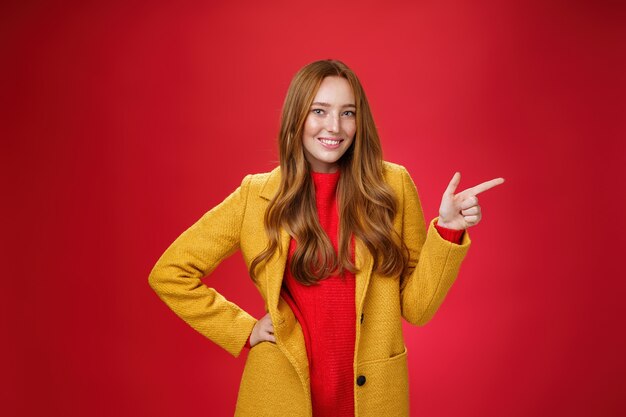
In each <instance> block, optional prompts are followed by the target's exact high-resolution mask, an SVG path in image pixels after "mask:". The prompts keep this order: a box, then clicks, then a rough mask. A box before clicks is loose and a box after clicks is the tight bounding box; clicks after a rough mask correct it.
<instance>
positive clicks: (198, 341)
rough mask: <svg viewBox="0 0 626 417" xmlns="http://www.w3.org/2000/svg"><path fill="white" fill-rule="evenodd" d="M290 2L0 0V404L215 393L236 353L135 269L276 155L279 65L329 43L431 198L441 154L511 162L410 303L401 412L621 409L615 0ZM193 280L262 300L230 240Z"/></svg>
mask: <svg viewBox="0 0 626 417" xmlns="http://www.w3.org/2000/svg"><path fill="white" fill-rule="evenodd" d="M294 3H296V2H290V1H281V2H264V3H262V6H259V3H258V2H226V1H223V2H211V1H203V2H195V3H193V2H190V3H188V4H181V2H154V1H150V2H148V1H125V2H111V1H109V2H88V1H87V2H86V1H82V2H76V3H75V4H73V5H71V6H70V5H68V3H67V2H58V4H54V3H53V2H35V1H19V2H18V1H14V2H11V4H6V2H4V3H3V6H1V7H2V9H1V10H0V45H1V48H2V56H3V61H4V64H2V66H1V69H0V71H1V73H2V77H1V79H0V86H1V91H2V93H1V96H2V100H1V101H2V102H3V104H2V106H3V109H2V112H1V113H2V116H1V117H2V122H1V123H0V124H1V125H2V126H1V127H0V129H1V131H0V132H1V143H2V152H1V154H2V184H3V190H4V192H3V194H4V199H3V201H5V203H4V204H2V206H3V209H2V210H3V215H2V229H3V251H2V253H3V257H5V259H4V261H3V263H2V265H3V280H4V283H5V292H4V297H3V302H2V315H3V317H4V319H3V321H4V322H5V325H4V326H3V327H4V328H5V329H6V332H7V334H6V335H5V338H4V340H5V342H4V344H3V347H2V349H3V351H4V352H3V358H4V359H5V361H4V362H6V363H5V364H3V368H4V370H3V372H2V373H3V375H4V378H5V379H6V381H5V382H6V383H7V387H6V388H5V389H4V390H2V396H3V397H5V398H3V404H5V405H4V406H3V407H4V412H3V414H4V413H7V414H4V415H15V416H36V415H37V416H38V415H47V416H53V415H54V416H65V417H71V416H87V415H88V416H126V415H134V416H183V415H204V416H228V415H232V412H233V410H234V405H235V399H236V395H237V389H238V383H239V379H240V376H241V372H242V369H243V365H244V361H245V356H241V357H239V358H237V359H235V358H232V357H231V356H230V355H229V354H227V353H226V352H225V351H223V350H221V349H220V348H218V347H217V346H216V345H214V344H213V343H212V342H210V341H208V340H207V339H205V338H204V337H202V336H201V335H199V334H198V333H195V332H194V331H193V330H192V329H191V328H190V327H188V326H187V325H185V324H184V322H182V321H181V320H180V319H178V318H177V317H176V316H175V315H174V314H173V313H172V312H171V311H169V310H168V309H167V307H166V306H165V305H164V304H163V303H162V302H161V301H160V300H159V299H158V298H157V296H156V295H155V294H154V293H153V292H152V290H151V289H150V288H149V286H148V281H147V277H148V273H149V271H150V270H151V268H152V266H153V265H154V263H155V262H156V260H157V259H158V257H159V256H160V254H161V253H162V252H163V251H164V250H165V248H166V247H167V246H168V245H169V244H170V243H171V242H172V241H173V239H174V238H176V237H177V236H178V235H179V234H180V233H182V231H184V230H185V229H186V228H187V227H188V226H189V225H191V224H192V223H193V222H195V220H197V219H198V218H199V217H200V216H201V215H202V214H203V213H204V212H205V211H207V210H208V209H210V208H211V207H212V206H214V205H215V204H217V203H218V202H220V201H221V200H222V199H223V198H224V197H226V195H228V193H230V192H231V191H232V190H234V189H235V187H236V186H237V185H238V184H239V183H240V181H241V179H242V178H243V177H244V176H245V175H246V174H248V173H256V172H263V171H267V170H270V169H271V168H273V167H274V166H275V164H276V159H277V154H276V151H275V148H276V145H275V142H274V138H275V136H276V134H277V128H278V122H279V112H280V108H281V105H282V101H283V98H284V95H285V92H286V89H287V86H288V83H289V81H290V79H291V77H292V76H293V74H294V73H295V72H296V71H297V70H298V69H299V68H300V67H302V66H303V65H305V64H306V63H308V62H311V61H313V60H316V59H321V58H330V57H332V58H337V59H341V60H343V61H344V62H345V63H347V64H348V65H349V66H351V67H352V68H353V69H354V70H355V71H356V72H357V74H358V75H359V77H360V78H361V81H362V83H363V84H364V86H365V89H366V91H367V93H368V97H369V100H370V103H371V105H372V108H373V111H374V116H375V118H376V121H377V124H378V127H379V130H380V134H381V137H382V141H383V147H384V151H385V159H387V160H390V161H393V162H397V163H400V164H403V165H405V166H406V167H407V168H408V169H409V171H410V172H411V174H412V176H413V178H414V181H415V182H416V184H417V186H418V189H419V192H420V197H421V199H422V204H423V207H424V211H425V213H426V216H427V218H428V220H430V219H431V218H433V217H434V216H436V215H437V209H438V207H439V202H440V199H441V194H442V193H443V191H444V190H445V187H446V185H447V184H448V182H449V180H450V178H451V177H452V175H453V173H454V171H455V170H458V171H460V172H461V174H462V179H461V185H460V187H459V190H462V189H465V188H467V187H469V186H473V185H475V184H477V183H479V182H482V181H486V180H488V179H491V178H495V177H499V176H502V177H504V178H505V179H506V182H505V183H504V184H503V185H501V186H498V187H496V188H495V189H493V190H490V191H488V192H486V193H484V194H482V195H481V196H480V204H481V207H482V209H483V220H482V222H481V224H479V225H478V226H476V227H474V228H472V229H470V234H471V237H472V240H473V245H472V248H471V249H470V252H469V254H468V258H467V260H466V262H465V263H464V265H463V267H462V269H461V274H460V276H459V279H458V281H457V283H456V284H455V286H454V287H453V288H452V290H451V292H450V293H449V296H448V298H447V300H446V302H445V303H444V304H443V306H442V308H441V309H440V311H439V312H438V313H437V315H436V316H435V319H434V320H433V321H432V322H430V323H429V324H428V325H427V326H425V327H420V328H416V327H413V326H409V325H406V323H405V325H406V326H405V337H406V344H407V346H408V348H409V362H410V389H411V408H412V415H413V416H437V417H446V416H453V417H463V416H482V417H487V416H494V417H495V416H509V417H516V416H519V417H526V416H591V415H593V416H617V415H624V413H626V399H625V397H624V395H623V394H624V392H626V383H625V382H624V381H626V378H625V376H626V363H625V360H624V354H623V352H624V351H626V343H625V332H624V324H623V319H624V318H625V317H626V314H625V308H624V301H623V298H624V293H625V290H626V284H625V279H624V273H623V268H622V267H618V265H617V261H619V259H622V257H623V253H624V250H625V249H626V248H625V245H624V230H626V229H625V227H624V226H625V225H624V223H625V222H624V203H625V199H624V195H623V190H624V179H625V176H624V174H623V170H621V169H619V170H618V168H622V167H623V166H624V163H626V149H625V148H626V147H625V145H624V141H625V139H626V138H625V133H626V124H625V120H626V119H625V116H626V108H625V103H626V100H625V99H626V76H625V74H626V65H625V57H626V53H625V52H626V51H625V50H624V44H625V42H624V41H625V35H626V33H625V32H626V30H625V27H626V25H624V21H625V17H626V15H625V9H626V8H625V7H624V6H622V5H621V4H619V3H620V2H611V1H591V0H589V1H574V2H572V1H561V2H558V1H536V2H528V1H509V2H499V1H481V2H467V1H439V2H435V1H412V2H409V1H404V2H395V3H394V2H382V3H381V4H382V5H379V3H378V2H371V1H360V2H355V1H345V2H333V3H330V2H302V3H297V4H294ZM206 282H207V284H208V285H211V286H214V287H216V288H217V289H218V290H219V291H221V292H223V293H224V294H225V295H226V297H227V298H229V299H230V300H232V301H234V302H236V303H237V304H239V305H240V306H242V307H243V308H245V309H246V310H248V311H249V312H250V313H251V314H253V315H255V316H257V317H261V316H262V314H263V304H262V301H261V297H260V296H259V295H258V293H257V292H256V289H255V288H254V287H253V285H252V283H251V282H250V280H249V278H248V277H247V274H246V270H245V267H244V266H243V262H242V259H241V257H240V256H239V255H238V254H237V255H235V256H234V257H233V258H231V259H229V260H227V261H226V262H224V263H223V264H222V265H221V266H220V267H219V268H218V270H217V271H216V272H215V274H214V276H211V277H210V278H209V279H207V281H206ZM7 284H8V286H7ZM7 407H8V410H7Z"/></svg>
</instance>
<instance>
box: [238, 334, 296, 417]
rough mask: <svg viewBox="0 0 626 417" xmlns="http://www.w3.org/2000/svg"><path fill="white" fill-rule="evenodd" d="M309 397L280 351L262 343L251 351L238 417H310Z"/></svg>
mask: <svg viewBox="0 0 626 417" xmlns="http://www.w3.org/2000/svg"><path fill="white" fill-rule="evenodd" d="M307 409H308V407H307V404H306V397H305V393H304V390H303V387H302V384H301V382H300V379H299V378H298V375H297V374H296V371H295V369H294V368H293V366H292V365H291V363H289V360H287V358H286V357H285V355H284V354H283V352H282V351H281V350H280V348H279V347H278V346H277V345H276V344H275V343H273V342H261V343H259V344H257V345H255V346H253V347H252V349H250V351H249V352H248V357H247V359H246V365H245V367H244V370H243V375H242V377H241V383H240V385H239V394H238V396H237V407H236V409H235V417H265V416H267V417H282V416H285V417H287V416H293V417H300V416H303V417H304V416H307Z"/></svg>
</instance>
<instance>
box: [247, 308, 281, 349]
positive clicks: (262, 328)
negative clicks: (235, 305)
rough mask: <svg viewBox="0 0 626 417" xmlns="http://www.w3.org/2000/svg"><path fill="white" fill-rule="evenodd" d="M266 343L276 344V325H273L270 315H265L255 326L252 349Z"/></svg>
mask: <svg viewBox="0 0 626 417" xmlns="http://www.w3.org/2000/svg"><path fill="white" fill-rule="evenodd" d="M265 341H269V342H274V343H276V339H275V338H274V325H273V324H272V318H271V317H270V313H267V314H265V315H264V316H263V318H262V319H261V320H259V321H257V322H256V324H255V325H254V328H253V329H252V333H251V334H250V347H252V346H254V345H256V344H257V343H261V342H265Z"/></svg>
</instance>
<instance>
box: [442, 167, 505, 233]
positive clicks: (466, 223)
mask: <svg viewBox="0 0 626 417" xmlns="http://www.w3.org/2000/svg"><path fill="white" fill-rule="evenodd" d="M460 182H461V173H460V172H455V173H454V176H453V177H452V180H451V181H450V184H448V188H446V191H445V192H444V193H443V198H442V199H441V206H439V220H438V221H437V224H438V225H439V226H441V227H446V228H448V229H455V230H461V229H467V228H468V227H471V226H476V225H477V224H478V222H480V219H481V217H482V215H481V212H480V206H479V205H478V197H476V196H477V195H478V194H480V193H482V192H483V191H487V190H488V189H490V188H493V187H495V186H496V185H500V184H502V183H503V182H504V178H494V179H492V180H490V181H486V182H483V183H482V184H478V185H476V186H474V187H471V188H468V189H466V190H463V191H461V192H460V193H458V194H454V191H455V190H456V187H457V186H458V185H459V183H460Z"/></svg>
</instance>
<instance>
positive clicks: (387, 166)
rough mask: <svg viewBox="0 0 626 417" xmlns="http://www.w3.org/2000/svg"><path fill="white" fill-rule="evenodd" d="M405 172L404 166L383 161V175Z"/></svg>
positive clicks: (402, 173)
mask: <svg viewBox="0 0 626 417" xmlns="http://www.w3.org/2000/svg"><path fill="white" fill-rule="evenodd" d="M405 172H407V170H406V168H405V167H404V166H402V165H400V164H396V163H395V162H389V161H383V175H396V176H402V175H404V173H405Z"/></svg>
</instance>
